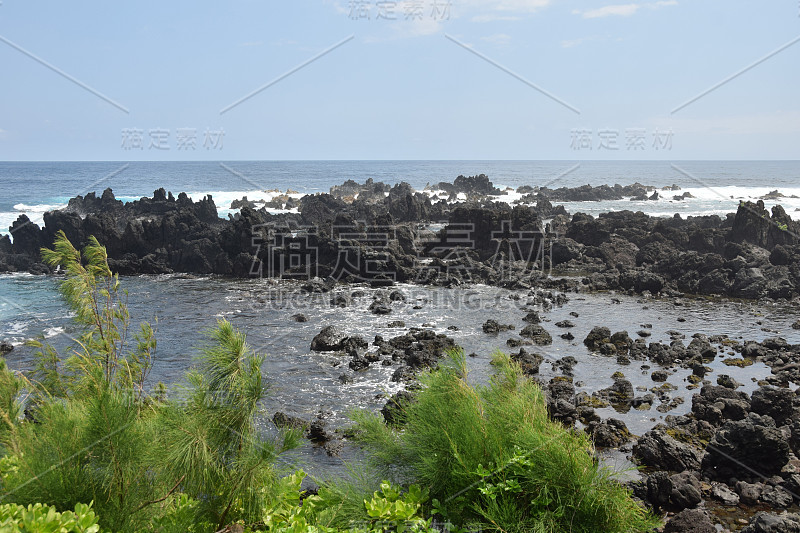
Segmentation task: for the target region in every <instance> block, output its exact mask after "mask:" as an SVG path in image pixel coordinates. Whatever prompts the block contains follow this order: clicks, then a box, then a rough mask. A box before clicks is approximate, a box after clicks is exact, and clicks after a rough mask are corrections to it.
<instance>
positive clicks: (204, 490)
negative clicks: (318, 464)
mask: <svg viewBox="0 0 800 533" xmlns="http://www.w3.org/2000/svg"><path fill="white" fill-rule="evenodd" d="M206 334H207V336H208V338H209V340H210V341H211V342H209V343H208V344H207V345H206V346H205V347H204V348H203V351H202V353H201V355H200V357H199V359H198V362H199V366H198V369H197V370H196V371H193V372H190V373H189V375H188V381H189V383H190V386H191V389H190V396H189V400H188V402H187V403H186V405H178V404H168V405H165V406H164V407H163V408H162V409H161V413H160V419H159V427H160V436H159V439H158V441H159V444H160V448H161V449H162V450H163V451H164V453H163V456H162V458H161V462H160V464H161V465H162V467H163V468H164V470H165V471H167V472H170V473H171V477H174V478H176V477H179V476H180V477H181V478H182V482H181V485H182V488H183V491H184V492H186V493H187V494H189V495H190V496H192V497H193V498H196V499H198V500H199V501H201V511H202V514H203V516H204V517H205V518H206V519H208V520H210V521H213V522H214V523H215V524H217V526H218V527H217V529H222V527H223V526H224V525H225V524H227V523H229V522H230V521H233V520H237V519H242V520H245V521H246V522H252V521H254V520H257V519H259V518H260V517H261V512H262V510H263V508H264V506H265V505H266V503H267V502H268V501H269V499H270V498H271V496H272V494H271V491H272V490H273V487H274V486H275V485H276V484H277V480H278V473H277V472H276V471H275V469H274V468H273V463H274V462H275V460H276V459H277V457H278V455H279V454H281V453H283V452H285V451H288V450H290V449H292V448H295V447H296V446H297V444H298V443H299V434H298V433H296V432H286V433H283V434H282V435H281V436H280V438H279V439H278V440H277V441H275V442H273V441H268V440H266V439H264V438H263V437H262V436H261V435H260V433H259V432H258V431H257V429H256V427H255V423H254V416H255V414H256V411H257V410H258V405H259V402H260V401H261V399H262V398H263V396H264V387H263V385H262V376H261V364H262V362H263V357H262V356H259V355H257V354H255V353H253V351H252V350H251V349H250V347H249V346H248V345H247V342H246V340H245V336H244V335H243V334H242V333H240V332H239V331H237V330H235V329H234V328H233V326H232V325H231V324H230V323H229V322H227V321H225V320H220V321H219V322H218V324H217V327H216V328H214V329H211V330H209V331H207V332H206Z"/></svg>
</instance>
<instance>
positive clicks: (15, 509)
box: [0, 503, 100, 533]
mask: <svg viewBox="0 0 800 533" xmlns="http://www.w3.org/2000/svg"><path fill="white" fill-rule="evenodd" d="M0 530H1V531H7V532H8V533H16V532H23V531H36V532H38V533H73V532H74V533H97V532H98V531H100V526H99V525H97V515H95V513H94V511H93V510H92V505H91V504H89V505H86V504H83V503H78V504H76V505H75V511H74V512H73V511H66V512H63V513H59V512H58V511H56V509H55V508H53V507H51V506H48V505H42V504H41V503H37V504H34V505H28V506H27V507H25V506H22V505H18V504H15V503H7V504H4V505H0Z"/></svg>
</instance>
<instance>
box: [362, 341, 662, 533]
mask: <svg viewBox="0 0 800 533" xmlns="http://www.w3.org/2000/svg"><path fill="white" fill-rule="evenodd" d="M495 363H496V365H497V366H496V367H497V369H498V373H497V375H495V376H494V377H493V378H492V380H491V382H490V384H489V385H487V386H483V387H482V386H471V385H469V384H468V382H467V379H466V377H467V371H466V363H465V360H464V355H463V352H461V351H454V352H451V353H450V354H449V361H448V362H447V363H445V364H443V365H441V368H440V369H439V370H437V371H433V372H431V373H429V374H427V375H424V376H423V377H422V378H421V381H422V383H423V385H424V388H423V390H421V391H420V392H419V393H418V395H417V401H416V402H414V403H410V404H407V405H406V406H405V407H404V409H405V426H404V429H403V430H402V431H396V430H393V429H391V428H388V427H387V426H386V425H385V424H384V423H383V421H382V420H381V419H380V418H379V417H377V416H375V415H374V414H370V413H363V412H362V413H358V414H356V415H355V416H354V418H355V420H356V422H357V430H358V435H359V436H358V439H359V440H360V442H361V443H362V444H363V445H364V447H365V449H366V450H367V451H368V452H369V453H370V455H371V457H372V459H373V460H374V462H375V464H376V466H377V467H378V468H380V469H381V470H382V472H383V473H385V475H387V476H390V475H394V476H395V478H397V477H401V478H404V479H406V480H410V481H412V482H415V483H419V484H420V485H421V486H424V487H428V488H429V489H430V494H431V497H432V498H433V500H434V507H435V510H436V512H437V513H439V514H441V515H443V516H444V517H445V518H448V519H450V520H453V521H455V522H457V523H460V524H461V525H465V526H469V527H476V526H477V527H481V528H482V529H489V530H497V531H504V532H516V531H519V532H522V531H537V532H538V531H541V532H559V531H565V532H566V531H571V532H587V533H589V532H596V531H607V532H633V531H650V530H651V529H652V528H653V527H655V526H656V525H657V524H658V521H657V520H656V519H655V518H653V517H652V516H650V515H648V514H647V513H646V512H645V510H644V509H643V508H642V507H640V506H639V505H638V504H637V503H635V502H634V501H633V500H632V499H631V498H630V495H629V492H628V491H627V489H625V488H624V487H623V486H622V485H621V484H619V483H618V482H616V481H615V480H614V479H613V478H612V475H611V473H610V472H609V471H607V470H605V469H603V468H602V467H599V466H598V465H597V464H596V463H595V461H594V458H593V456H592V447H591V442H590V441H589V439H588V438H587V437H586V436H585V435H583V434H580V433H576V432H573V431H570V430H568V429H566V428H564V427H563V426H561V425H560V424H558V423H556V422H553V421H551V420H550V419H549V418H548V416H547V409H546V404H545V401H544V397H543V394H542V391H541V389H540V388H539V387H538V386H537V385H536V384H535V383H533V382H532V381H530V380H529V379H527V378H525V377H524V376H523V374H522V371H521V370H520V368H519V366H518V365H517V364H515V363H514V362H513V361H511V360H510V358H509V357H508V356H507V355H504V354H498V355H496V356H495Z"/></svg>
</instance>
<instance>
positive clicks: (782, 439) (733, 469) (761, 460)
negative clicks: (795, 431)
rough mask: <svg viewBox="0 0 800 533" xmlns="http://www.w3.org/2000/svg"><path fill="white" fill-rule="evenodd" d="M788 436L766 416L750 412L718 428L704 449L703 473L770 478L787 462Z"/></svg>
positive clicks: (717, 476)
mask: <svg viewBox="0 0 800 533" xmlns="http://www.w3.org/2000/svg"><path fill="white" fill-rule="evenodd" d="M789 452H790V448H789V440H788V436H786V435H784V433H783V432H782V431H781V430H780V429H778V428H777V427H775V421H774V420H773V419H772V418H771V417H769V416H766V415H765V416H761V415H758V414H756V413H750V414H749V415H748V416H747V417H746V418H744V419H742V420H735V421H728V422H726V423H725V424H723V426H722V427H721V428H719V429H718V430H717V431H716V433H714V437H713V438H712V439H711V442H709V444H708V448H707V449H706V455H705V457H704V458H703V472H704V473H706V474H707V475H708V476H709V477H711V478H712V479H719V480H720V481H727V480H729V479H730V478H734V477H735V478H737V479H742V480H746V479H751V478H753V476H754V475H756V474H755V473H757V475H756V477H759V478H760V477H762V476H766V477H769V476H772V475H775V474H777V473H779V472H780V471H781V469H782V468H783V466H784V465H785V464H786V463H787V462H788V461H789Z"/></svg>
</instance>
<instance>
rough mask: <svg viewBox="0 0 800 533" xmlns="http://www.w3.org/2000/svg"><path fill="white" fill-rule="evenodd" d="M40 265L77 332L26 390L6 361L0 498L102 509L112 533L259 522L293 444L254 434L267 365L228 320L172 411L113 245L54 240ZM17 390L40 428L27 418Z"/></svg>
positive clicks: (47, 358)
mask: <svg viewBox="0 0 800 533" xmlns="http://www.w3.org/2000/svg"><path fill="white" fill-rule="evenodd" d="M43 257H44V259H45V260H46V261H47V262H48V263H49V264H50V265H52V266H54V267H55V266H57V265H58V266H60V268H61V269H62V270H63V271H64V272H65V274H66V277H65V278H64V280H63V281H61V284H60V290H61V293H62V295H63V296H64V299H65V300H66V302H67V304H68V305H69V307H70V309H71V310H72V311H73V312H74V313H75V319H76V321H77V322H78V323H79V324H80V325H81V326H83V331H82V333H81V334H80V336H79V337H78V338H77V342H76V345H75V346H74V347H72V348H71V351H70V353H69V354H67V356H66V357H64V358H62V357H61V356H60V355H59V354H58V352H57V351H56V350H55V349H54V348H52V347H51V346H48V345H45V344H43V343H41V342H40V343H39V344H38V346H39V348H40V350H39V353H38V356H37V362H36V366H35V368H34V371H33V373H32V374H31V379H30V380H29V382H25V383H23V381H22V380H21V379H20V378H18V376H16V375H15V374H13V373H12V372H11V371H9V370H8V369H7V367H6V366H5V365H4V364H3V363H0V439H2V440H0V443H2V444H4V445H5V448H6V450H7V451H8V452H9V454H8V455H6V457H5V458H4V460H3V461H2V462H0V476H1V481H2V494H0V502H9V501H14V502H16V503H21V504H34V503H37V502H42V503H44V504H48V505H52V506H53V507H54V508H55V509H57V510H64V509H71V508H73V507H74V506H75V505H76V504H78V503H80V502H87V501H94V502H95V507H96V509H97V511H98V514H99V516H100V517H101V520H102V526H103V528H105V529H109V530H113V531H139V530H142V529H149V528H151V527H154V528H157V529H159V528H160V529H162V530H164V531H168V530H170V529H172V530H183V531H186V530H187V529H186V527H185V526H186V524H188V523H189V522H191V523H192V524H194V526H193V527H195V528H197V531H201V530H210V531H215V530H218V529H221V528H222V527H224V525H225V524H227V523H230V522H233V521H234V520H239V519H244V520H249V521H254V520H257V519H259V518H260V517H261V512H262V510H263V507H264V504H265V502H267V501H269V500H270V497H271V491H272V487H273V486H274V485H275V483H276V480H277V477H278V476H277V473H276V472H275V471H274V469H273V466H272V463H273V462H274V460H275V458H276V457H277V455H278V454H279V453H281V452H283V451H285V450H287V449H289V448H292V447H294V446H295V445H296V444H297V441H298V435H296V434H294V433H288V434H286V435H283V436H282V438H281V439H279V441H278V442H267V441H265V440H264V439H262V438H261V437H260V435H259V434H258V432H257V431H256V428H255V426H254V416H255V414H256V412H257V410H258V406H259V402H260V401H261V400H262V398H263V396H264V388H263V384H262V375H261V364H262V362H263V357H261V356H259V355H257V354H255V353H254V352H253V351H252V350H251V349H250V348H249V347H248V345H247V343H246V341H245V336H244V334H242V333H241V332H239V331H237V330H236V329H235V328H233V326H232V325H231V324H230V323H229V322H227V321H224V320H223V321H220V322H219V323H218V324H217V326H216V327H215V328H212V329H211V330H209V331H208V332H206V333H207V338H208V342H207V344H206V345H205V347H204V348H203V350H202V353H201V354H200V356H199V358H198V359H197V365H196V366H197V369H196V370H195V371H192V372H191V373H189V375H188V376H187V381H188V383H189V384H190V392H191V395H190V399H189V401H188V402H186V403H184V404H180V403H177V402H174V401H168V400H167V399H166V394H165V391H164V388H163V386H162V387H161V388H160V389H159V390H158V392H157V395H156V397H148V396H147V395H146V394H145V392H144V391H145V388H144V385H145V381H146V378H147V374H148V372H149V370H150V367H151V366H152V358H153V354H154V352H155V349H156V340H155V333H154V331H153V328H152V327H151V325H150V324H149V323H143V324H142V325H141V326H140V328H139V333H138V334H137V335H133V336H130V335H129V334H128V330H129V325H130V316H129V313H128V308H127V303H126V300H127V295H126V293H125V292H124V291H122V290H121V289H120V284H119V280H118V278H117V277H116V276H115V275H113V274H112V273H111V270H110V269H109V267H108V263H107V256H106V251H105V249H104V248H103V247H102V246H100V244H99V243H98V242H97V240H96V239H94V238H93V237H91V238H89V244H88V245H87V246H86V247H85V248H84V250H83V252H82V253H79V252H78V251H77V250H76V249H75V248H74V247H73V246H72V244H71V243H70V242H69V241H68V240H67V239H66V236H65V235H64V234H63V233H61V232H60V233H59V234H58V235H57V237H56V241H55V246H54V249H53V250H47V249H45V250H43ZM23 385H26V386H28V387H29V389H30V390H31V392H32V393H33V394H34V398H35V404H34V405H35V410H34V417H35V419H36V423H35V424H32V423H28V422H25V421H22V420H20V417H19V413H20V406H19V405H18V403H17V400H18V396H19V393H20V390H21V387H22V386H23ZM179 490H180V491H181V492H182V494H181V493H179V492H177V491H179ZM190 498H193V499H190ZM165 502H166V503H165ZM211 522H213V525H212V523H211Z"/></svg>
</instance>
